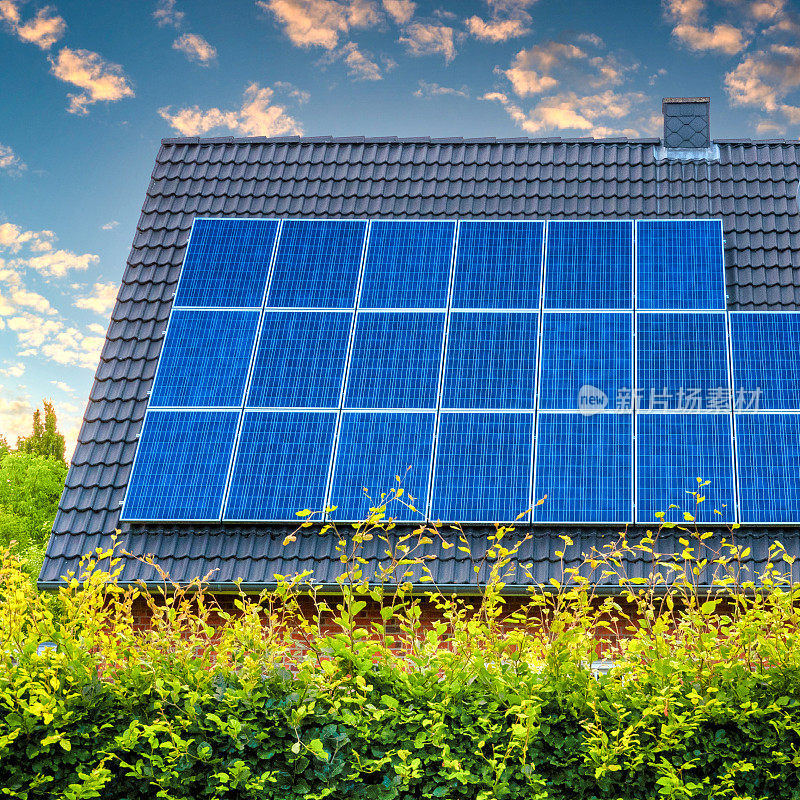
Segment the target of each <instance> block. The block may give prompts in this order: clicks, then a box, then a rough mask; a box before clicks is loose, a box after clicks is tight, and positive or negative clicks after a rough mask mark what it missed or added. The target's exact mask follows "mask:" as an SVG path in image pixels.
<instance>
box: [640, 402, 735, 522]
mask: <svg viewBox="0 0 800 800" xmlns="http://www.w3.org/2000/svg"><path fill="white" fill-rule="evenodd" d="M732 447H733V445H732V443H731V416H730V414H639V415H638V416H637V420H636V453H637V495H638V497H637V500H636V517H637V520H638V521H639V522H645V523H649V524H656V523H658V520H657V519H656V516H655V515H656V512H659V511H663V512H665V514H666V516H665V519H666V520H667V521H678V522H683V520H684V517H683V512H684V511H688V512H689V513H690V514H692V516H694V517H696V519H697V520H698V521H699V522H735V521H736V507H735V501H734V492H733V454H732ZM698 478H702V479H703V481H711V483H710V484H709V485H708V486H704V487H702V488H700V487H699V485H698V482H697V479H698ZM696 491H700V493H701V495H702V496H705V498H706V500H705V501H704V502H702V503H700V504H698V503H697V501H696V498H695V497H693V496H692V495H691V494H687V492H696ZM671 504H675V505H677V506H678V508H677V509H670V508H668V507H669V506H670V505H671ZM715 509H716V510H717V511H719V512H720V514H715V513H714V511H715Z"/></svg>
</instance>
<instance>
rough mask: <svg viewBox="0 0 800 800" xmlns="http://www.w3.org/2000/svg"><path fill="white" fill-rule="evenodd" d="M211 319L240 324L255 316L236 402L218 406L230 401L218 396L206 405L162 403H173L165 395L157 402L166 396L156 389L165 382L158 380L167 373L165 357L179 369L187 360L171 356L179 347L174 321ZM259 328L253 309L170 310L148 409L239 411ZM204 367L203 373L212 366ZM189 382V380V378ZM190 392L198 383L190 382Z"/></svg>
mask: <svg viewBox="0 0 800 800" xmlns="http://www.w3.org/2000/svg"><path fill="white" fill-rule="evenodd" d="M212 315H215V316H217V317H220V318H222V317H229V318H231V319H233V318H235V317H239V318H240V319H242V320H244V319H245V317H252V316H253V315H255V319H253V320H252V322H253V330H252V337H251V338H250V348H249V352H248V353H246V362H245V363H244V364H243V365H242V366H243V370H242V371H243V374H242V375H241V376H240V379H241V386H242V390H241V393H240V395H239V399H238V400H237V401H236V402H227V403H226V402H221V401H222V400H225V399H227V400H233V399H234V398H233V397H224V398H223V397H220V396H218V397H216V398H213V397H208V398H206V399H207V400H208V402H200V401H199V400H197V401H195V402H183V403H179V402H166V400H175V399H176V398H174V397H170V396H169V395H168V396H167V397H166V398H164V401H161V397H160V392H166V391H167V389H163V390H162V389H161V388H160V387H161V386H162V381H163V380H166V378H162V375H163V371H164V370H165V369H167V366H166V365H168V364H169V361H165V354H166V355H167V356H168V357H169V358H172V359H174V360H176V361H177V362H178V363H181V364H183V365H188V364H187V357H186V354H185V353H184V354H183V356H181V355H180V352H176V353H174V354H173V352H172V349H173V348H178V347H179V344H178V343H177V340H176V338H175V337H176V336H177V333H176V327H175V326H176V320H181V319H186V320H190V319H191V317H193V316H196V317H198V318H200V317H207V316H212ZM187 324H188V322H187ZM260 324H261V316H260V312H259V311H258V310H257V309H254V308H248V309H240V308H174V309H172V310H171V311H170V316H169V321H168V323H167V329H166V330H165V331H164V344H163V345H162V348H161V352H160V353H159V356H158V363H157V365H156V371H155V375H154V376H153V384H152V386H153V388H152V389H151V390H150V396H149V402H148V407H149V408H187V409H190V408H238V407H240V406H241V404H242V401H243V398H244V392H245V388H246V385H247V377H248V372H249V368H250V362H251V360H252V351H253V347H254V346H255V342H256V339H257V337H258V329H259V325H260ZM205 332H207V333H212V330H211V329H208V330H206V331H205ZM173 342H174V344H173ZM242 355H245V354H244V353H243V354H242ZM214 356H216V353H215V354H214ZM198 366H200V365H198ZM205 366H206V368H207V369H213V364H210V365H209V364H206V365H205ZM229 377H230V376H229ZM189 379H191V376H189ZM192 388H194V389H195V390H196V389H199V385H198V383H197V382H194V383H193V385H192V387H190V391H191V389H192ZM223 388H224V387H223ZM172 391H173V393H174V392H175V391H176V388H175V387H173V389H172ZM218 391H219V387H218ZM183 399H184V400H187V401H189V400H191V399H192V398H191V397H189V398H186V397H184V398H183ZM215 399H216V400H217V402H212V400H215Z"/></svg>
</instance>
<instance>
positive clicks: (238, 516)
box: [221, 408, 336, 524]
mask: <svg viewBox="0 0 800 800" xmlns="http://www.w3.org/2000/svg"><path fill="white" fill-rule="evenodd" d="M271 419H272V420H274V421H275V424H274V428H273V430H272V431H271V434H273V435H272V438H271V439H270V440H268V441H273V440H274V438H275V437H274V434H277V435H278V436H279V435H280V431H278V430H277V428H278V427H279V424H280V423H281V422H286V423H294V424H296V425H299V426H302V425H303V424H305V423H310V422H312V421H313V422H314V423H318V425H319V433H320V436H321V437H327V443H326V442H325V441H322V442H320V446H319V451H318V452H316V453H314V452H312V453H310V455H311V459H310V465H311V466H314V465H316V466H318V467H319V470H318V475H317V476H316V477H317V484H316V489H317V490H318V491H317V498H318V500H319V508H314V507H313V506H314V505H315V503H314V502H313V501H314V499H315V498H313V497H312V496H311V495H312V490H311V489H309V488H308V481H307V480H305V478H302V479H299V480H297V481H296V483H297V485H300V486H302V487H303V495H302V496H301V495H299V494H298V493H297V492H295V493H294V494H290V495H289V496H292V497H295V499H296V500H297V502H296V503H292V504H293V505H296V508H295V510H294V511H288V510H287V512H286V514H285V515H283V516H277V514H276V515H274V516H271V517H264V516H254V515H250V514H248V513H245V512H246V511H247V508H246V507H245V508H242V509H241V510H239V507H240V506H246V503H245V501H244V500H242V499H241V497H242V495H241V494H239V495H237V500H236V502H235V503H232V501H231V497H232V495H233V489H234V487H235V485H236V481H237V479H240V478H239V476H238V475H237V469H238V468H239V467H240V466H241V465H243V464H244V460H243V457H242V453H243V450H242V445H243V442H245V436H246V435H248V434H251V433H253V432H254V431H252V430H247V427H248V423H251V422H252V426H251V427H253V426H255V425H256V424H257V423H262V425H267V426H268V425H269V423H270V421H271ZM326 423H327V425H326ZM326 427H329V430H326ZM304 430H305V429H304V428H301V433H302V432H303V431H304ZM335 433H336V411H335V410H331V409H323V410H314V409H297V408H291V409H247V410H245V411H244V412H243V414H242V418H241V421H240V424H239V431H238V432H237V447H236V453H235V458H234V463H233V465H232V468H231V470H230V478H229V485H228V487H227V492H226V496H225V504H224V506H223V510H222V517H221V520H222V521H224V522H237V523H259V522H296V523H298V524H299V523H300V521H301V519H300V518H299V517H298V516H297V512H298V511H302V510H304V509H309V508H310V510H312V511H319V512H323V511H324V502H325V493H326V491H327V479H328V464H327V463H326V462H325V460H324V458H325V456H326V455H327V456H328V458H329V457H330V452H331V450H332V449H333V437H334V436H335ZM248 444H249V443H248ZM291 444H292V445H296V449H297V452H298V454H299V455H302V456H307V455H309V450H308V447H307V446H305V445H306V444H307V442H306V441H305V440H304V439H303V438H298V435H297V430H296V429H295V430H294V432H293V433H292V435H291ZM275 454H276V451H275V448H274V447H273V448H272V449H271V450H270V451H269V452H268V453H266V454H265V457H264V458H263V459H262V461H261V462H255V466H261V467H262V468H263V467H264V466H267V467H269V466H274V469H273V472H275V473H276V475H274V476H272V477H275V478H277V479H278V480H279V479H280V475H282V474H286V477H287V479H294V477H295V476H296V473H294V472H289V470H290V469H291V467H292V464H291V463H288V464H287V462H286V461H284V462H282V463H280V464H274V456H275ZM245 455H246V456H247V457H249V456H251V455H253V454H252V452H251V451H250V450H247V451H245ZM242 468H243V469H244V467H243V466H242ZM249 471H250V470H248V473H249ZM284 485H286V484H284ZM252 502H254V501H253V500H252V499H251V503H252ZM290 502H291V501H290V500H288V499H287V500H284V501H283V503H284V508H287V509H288V507H289V503H290ZM250 507H251V508H252V505H251V506H250ZM273 508H274V506H273ZM320 518H321V517H320Z"/></svg>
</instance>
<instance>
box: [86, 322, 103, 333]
mask: <svg viewBox="0 0 800 800" xmlns="http://www.w3.org/2000/svg"><path fill="white" fill-rule="evenodd" d="M86 330H87V331H90V332H91V333H93V334H94V335H95V336H105V335H106V329H105V328H104V327H103V326H102V325H100V324H99V323H97V322H90V323H89V324H88V325H87V326H86Z"/></svg>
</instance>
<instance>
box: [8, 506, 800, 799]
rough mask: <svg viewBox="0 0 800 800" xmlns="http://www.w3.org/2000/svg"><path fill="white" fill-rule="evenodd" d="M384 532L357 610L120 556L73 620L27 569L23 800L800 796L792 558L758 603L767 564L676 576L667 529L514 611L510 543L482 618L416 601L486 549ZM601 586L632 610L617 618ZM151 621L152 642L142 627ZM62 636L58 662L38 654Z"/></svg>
mask: <svg viewBox="0 0 800 800" xmlns="http://www.w3.org/2000/svg"><path fill="white" fill-rule="evenodd" d="M384 513H385V506H381V507H380V508H378V509H376V511H375V513H374V515H373V517H371V518H370V520H367V521H366V522H365V523H364V524H362V525H361V526H358V527H357V529H356V530H355V532H354V534H353V535H352V537H343V538H340V539H338V542H339V548H340V550H341V555H342V560H343V575H342V578H341V580H340V589H341V593H340V595H339V596H337V597H336V598H333V599H327V600H326V599H325V598H323V597H322V596H321V595H317V593H316V592H315V589H314V586H313V576H310V575H304V576H296V577H292V578H285V579H282V580H281V581H280V583H279V585H278V587H277V589H276V590H274V591H272V592H268V593H266V592H265V593H264V594H262V595H261V596H260V597H257V598H253V597H247V596H245V595H244V594H241V595H240V596H238V597H237V598H236V600H235V606H236V607H235V609H234V610H233V611H227V610H225V609H223V608H220V607H219V606H218V604H217V603H216V601H215V599H214V598H213V597H211V596H209V595H208V593H207V592H206V591H205V590H204V588H203V585H202V583H201V582H196V583H195V584H193V585H191V586H188V587H177V586H172V585H170V584H169V583H168V581H167V579H166V576H165V586H164V590H163V591H162V592H146V591H144V590H143V589H140V590H134V589H131V588H127V589H125V590H122V589H121V588H120V587H118V586H117V585H116V583H115V573H116V571H117V569H118V567H117V565H116V563H115V559H114V551H113V549H112V550H109V551H106V552H98V553H96V554H95V555H94V556H93V557H92V558H91V559H87V560H86V561H85V562H84V563H83V565H82V571H81V574H80V575H77V576H72V577H71V580H70V581H69V583H68V585H66V586H65V587H64V588H63V589H62V590H61V591H60V592H59V605H60V613H59V614H58V615H57V616H54V614H53V610H52V604H50V603H48V602H46V599H43V598H42V597H41V596H40V595H37V594H36V593H35V591H34V590H33V589H32V587H31V586H30V582H29V581H28V580H27V578H26V576H25V574H24V572H23V571H22V570H21V569H20V565H19V562H18V561H17V560H15V558H14V557H13V556H12V555H11V554H10V553H9V552H8V550H6V551H4V552H3V553H2V555H0V787H2V788H0V795H2V796H8V797H18V798H25V799H26V800H38V799H39V798H53V797H58V798H68V799H70V800H72V799H73V798H91V797H102V798H151V797H163V798H292V797H297V798H309V799H311V798H314V799H315V800H316V799H317V798H403V800H407V799H408V800H410V798H431V797H433V798H439V797H441V798H479V799H480V800H489V799H490V798H512V797H513V798H539V799H541V800H544V798H565V799H566V798H609V799H611V798H615V799H616V798H623V799H626V798H631V799H633V798H637V800H639V799H640V798H655V797H664V798H701V797H702V798H709V797H713V798H754V799H755V798H770V800H772V799H773V798H792V797H796V796H797V787H798V785H800V663H799V662H798V654H800V649H799V648H798V633H797V631H798V613H797V610H796V602H797V599H798V596H797V590H796V589H795V588H794V587H793V586H792V584H791V582H790V580H789V578H788V576H787V575H786V574H784V568H785V564H784V561H791V559H790V558H789V557H788V556H786V554H785V552H784V551H783V549H782V548H781V547H780V545H778V544H775V545H773V547H772V549H771V556H772V560H771V562H770V566H769V567H768V568H767V569H766V570H765V572H764V573H763V574H762V575H761V576H759V578H758V580H757V581H753V582H742V581H740V580H739V579H738V575H739V569H740V567H741V561H742V559H743V558H746V557H747V553H745V552H741V551H740V550H739V549H738V548H737V547H736V546H735V545H734V544H733V543H732V542H731V541H730V540H729V541H728V542H723V543H722V545H721V546H720V548H719V549H718V551H717V552H716V553H715V554H714V553H712V554H711V556H710V557H707V554H708V541H709V536H708V535H707V534H702V533H699V532H697V533H694V534H690V533H689V531H688V530H687V531H685V532H682V534H681V535H682V536H683V537H684V538H683V540H682V546H683V551H682V552H681V553H677V554H668V556H663V557H662V556H658V555H657V551H658V547H659V545H658V541H659V532H658V531H656V532H655V533H654V534H652V535H648V536H647V537H645V538H644V539H643V540H641V541H637V542H635V543H633V542H627V541H625V540H624V539H621V540H620V541H619V542H617V543H615V545H614V546H613V547H609V548H608V549H607V550H604V551H603V552H593V553H590V554H587V560H586V563H585V565H584V567H583V568H582V569H578V570H570V569H566V568H563V569H562V572H563V575H562V580H561V581H554V582H553V583H554V585H550V586H540V587H537V588H536V589H535V590H533V591H532V592H531V594H530V596H529V597H528V598H527V599H526V600H525V602H523V603H521V604H517V605H514V606H512V604H511V603H510V602H509V601H508V600H507V599H504V597H503V595H502V589H503V583H504V578H505V577H506V575H507V571H508V569H509V568H510V566H511V564H512V561H513V559H514V557H515V555H516V553H517V547H518V546H519V542H518V541H515V540H514V536H515V533H514V530H513V529H512V528H508V527H506V528H498V529H497V531H496V533H495V534H494V535H493V536H492V537H491V538H490V547H489V550H488V552H487V555H486V563H485V564H484V565H481V564H480V563H478V564H476V567H477V569H478V572H480V571H481V568H482V566H483V567H485V568H486V569H488V571H489V573H490V578H489V581H488V582H487V584H486V585H485V586H483V587H482V592H481V594H480V595H479V596H477V597H475V598H473V600H472V601H467V600H464V599H458V598H453V597H449V596H447V595H445V594H442V593H440V592H437V591H436V588H435V586H432V588H431V591H430V593H429V594H428V595H427V596H425V597H421V596H419V595H415V594H413V593H412V591H411V586H410V584H408V583H404V581H407V580H408V579H409V578H410V577H411V576H412V575H413V574H419V573H423V578H424V577H430V574H428V575H427V576H426V575H425V573H426V570H427V565H428V564H429V561H430V557H429V554H428V553H429V550H430V548H431V546H432V545H433V544H434V543H437V542H438V544H439V545H440V546H441V547H445V548H449V547H453V546H456V547H464V546H465V541H466V540H465V539H463V540H462V539H461V538H460V535H459V531H458V530H457V529H456V530H449V529H448V530H443V529H442V528H441V527H440V526H437V525H433V526H427V527H422V528H420V529H419V530H417V531H414V532H410V531H409V532H406V533H402V532H399V531H398V530H397V529H396V528H395V527H394V526H393V524H392V523H391V521H388V520H386V519H385V517H384ZM304 524H305V525H311V524H312V523H310V522H308V521H307V522H306V523H304ZM666 525H668V523H665V526H666ZM326 534H327V535H334V536H338V535H339V534H338V532H337V531H333V530H327V531H326ZM371 537H375V538H378V539H379V540H383V542H384V543H385V547H386V549H387V556H386V560H385V562H384V564H383V565H382V567H381V568H380V570H379V572H378V574H377V575H367V574H365V569H366V560H365V559H364V558H363V556H362V548H363V546H364V543H365V542H367V541H370V538H371ZM563 538H564V540H565V545H566V544H569V543H570V542H569V539H568V537H563ZM630 557H636V558H639V559H642V558H648V559H650V560H651V563H652V568H651V570H650V574H649V576H648V577H646V578H641V579H633V578H628V577H626V574H625V564H626V563H627V560H628V559H629V558H630ZM557 558H562V559H563V554H561V553H560V552H559V554H558V555H557ZM709 568H713V569H714V570H715V571H716V578H715V583H714V586H713V587H712V590H711V591H702V592H701V591H700V589H699V588H698V580H699V576H700V575H701V573H702V572H703V571H705V570H708V569H709ZM598 579H604V580H611V579H613V580H615V581H618V582H619V583H620V584H621V586H620V592H619V594H618V596H616V597H605V598H601V597H598V596H597V595H596V593H595V589H594V588H593V587H595V586H596V584H597V580H598ZM429 582H430V581H429ZM556 584H557V585H556ZM309 598H310V600H309ZM141 602H145V603H147V605H148V607H149V609H150V612H151V614H152V617H153V620H152V624H151V625H150V626H149V627H147V628H145V629H138V628H137V627H136V626H134V625H133V624H132V617H133V608H134V603H141ZM432 612H435V613H432ZM365 615H368V616H370V618H371V620H372V621H371V622H369V623H366V624H365V623H364V622H363V619H364V618H365ZM617 632H619V634H621V635H617ZM44 640H51V641H52V642H54V643H55V645H56V647H57V649H56V650H48V651H46V652H44V653H42V654H37V645H38V644H39V643H40V642H42V641H44ZM599 656H605V657H607V658H608V657H610V658H613V659H614V662H615V666H614V667H613V669H612V670H611V671H610V673H609V674H607V675H600V676H598V675H596V674H594V673H593V671H592V668H591V664H592V662H593V661H594V660H595V659H597V658H598V657H599Z"/></svg>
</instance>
